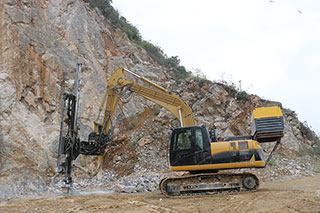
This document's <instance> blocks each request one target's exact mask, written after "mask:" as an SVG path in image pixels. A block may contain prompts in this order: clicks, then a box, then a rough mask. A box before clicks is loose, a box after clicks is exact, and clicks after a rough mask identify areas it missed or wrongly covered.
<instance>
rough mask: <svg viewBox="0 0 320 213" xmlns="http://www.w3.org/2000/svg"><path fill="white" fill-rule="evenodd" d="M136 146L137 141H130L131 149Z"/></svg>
mask: <svg viewBox="0 0 320 213" xmlns="http://www.w3.org/2000/svg"><path fill="white" fill-rule="evenodd" d="M136 146H137V141H132V142H131V143H130V148H131V149H133V148H134V147H136Z"/></svg>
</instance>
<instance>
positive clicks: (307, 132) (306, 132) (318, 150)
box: [298, 122, 320, 158]
mask: <svg viewBox="0 0 320 213" xmlns="http://www.w3.org/2000/svg"><path fill="white" fill-rule="evenodd" d="M299 129H300V131H301V133H302V136H303V138H306V139H308V140H309V141H312V148H306V147H303V148H302V149H301V150H299V153H298V154H299V155H300V154H302V155H306V154H308V155H313V156H318V157H319V158H320V139H319V136H318V135H317V134H316V133H315V132H314V131H312V128H311V127H309V125H308V123H307V122H304V123H300V125H299ZM302 155H300V156H302Z"/></svg>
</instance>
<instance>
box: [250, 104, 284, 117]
mask: <svg viewBox="0 0 320 213" xmlns="http://www.w3.org/2000/svg"><path fill="white" fill-rule="evenodd" d="M281 116H283V114H282V111H281V108H280V107H278V106H272V107H261V108H256V109H255V110H254V111H253V119H258V118H268V117H281Z"/></svg>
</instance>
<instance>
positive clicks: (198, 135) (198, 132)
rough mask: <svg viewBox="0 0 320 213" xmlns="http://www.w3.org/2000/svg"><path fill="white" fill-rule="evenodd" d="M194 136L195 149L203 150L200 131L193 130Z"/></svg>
mask: <svg viewBox="0 0 320 213" xmlns="http://www.w3.org/2000/svg"><path fill="white" fill-rule="evenodd" d="M195 134H196V149H203V137H202V131H201V129H196V130H195Z"/></svg>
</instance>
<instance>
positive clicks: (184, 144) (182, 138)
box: [174, 129, 192, 150]
mask: <svg viewBox="0 0 320 213" xmlns="http://www.w3.org/2000/svg"><path fill="white" fill-rule="evenodd" d="M174 142H175V143H174V144H175V146H174V150H184V149H191V147H192V134H191V129H188V130H184V131H182V132H178V133H177V134H176V136H175V141H174Z"/></svg>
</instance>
